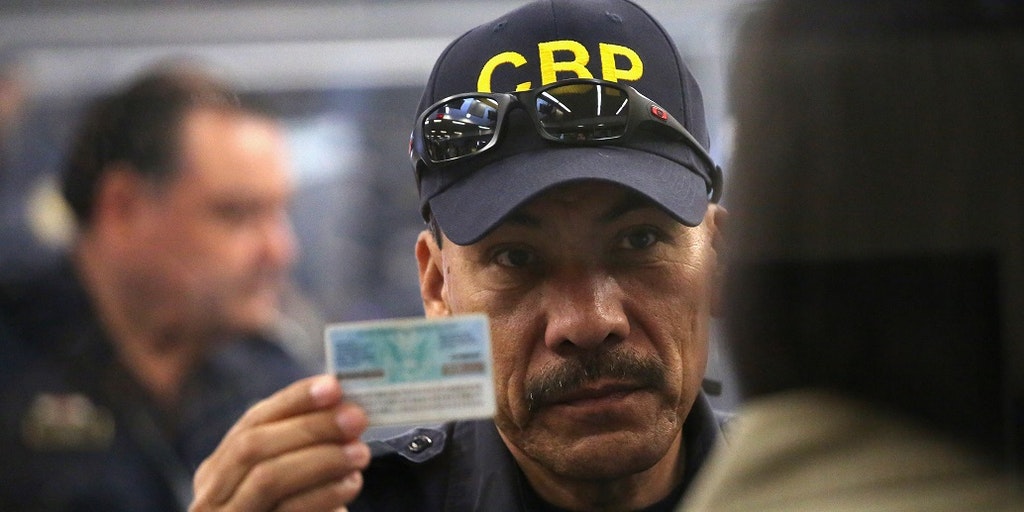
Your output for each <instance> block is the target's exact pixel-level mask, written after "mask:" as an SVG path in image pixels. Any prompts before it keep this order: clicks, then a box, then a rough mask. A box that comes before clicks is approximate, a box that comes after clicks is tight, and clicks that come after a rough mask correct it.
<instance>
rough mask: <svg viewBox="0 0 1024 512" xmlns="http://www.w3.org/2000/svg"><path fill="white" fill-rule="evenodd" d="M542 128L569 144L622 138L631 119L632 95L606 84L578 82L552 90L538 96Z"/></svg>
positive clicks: (538, 109) (538, 110)
mask: <svg viewBox="0 0 1024 512" xmlns="http://www.w3.org/2000/svg"><path fill="white" fill-rule="evenodd" d="M537 115H538V118H539V119H540V126H541V128H542V129H543V130H544V131H545V132H546V133H547V134H548V135H549V136H551V137H553V138H555V139H558V140H562V141H566V142H590V141H602V140H610V139H616V138H619V137H622V136H623V135H624V134H625V133H626V121H627V120H628V119H629V94H628V93H627V92H626V91H625V90H624V89H620V88H618V87H614V86H609V85H607V84H587V83H582V84H581V83H575V84H566V85H559V86H555V87H551V88H550V89H547V90H545V91H543V92H541V93H540V94H538V95H537Z"/></svg>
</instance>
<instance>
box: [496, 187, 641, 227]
mask: <svg viewBox="0 0 1024 512" xmlns="http://www.w3.org/2000/svg"><path fill="white" fill-rule="evenodd" d="M648 208H655V206H654V204H653V203H652V202H651V200H650V199H647V198H646V197H644V196H642V195H640V194H638V193H631V194H629V195H627V196H626V197H624V198H623V199H622V200H620V201H618V202H616V203H614V204H612V206H611V208H608V210H606V211H605V213H604V214H602V215H601V216H600V217H599V218H598V220H599V221H600V222H601V223H602V224H609V223H611V222H614V221H615V220H616V219H619V218H621V217H623V216H625V215H626V214H628V213H630V212H634V211H636V210H643V209H648ZM502 222H503V223H505V224H516V225H519V226H524V227H529V228H537V227H540V225H541V219H540V218H538V217H536V216H534V215H531V214H529V213H526V212H524V211H521V210H517V211H515V212H513V213H512V214H510V215H509V216H508V217H506V218H505V220H504V221H502Z"/></svg>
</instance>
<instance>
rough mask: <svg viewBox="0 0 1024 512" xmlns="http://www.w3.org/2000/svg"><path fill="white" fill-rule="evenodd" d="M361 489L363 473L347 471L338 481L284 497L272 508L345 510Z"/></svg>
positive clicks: (280, 511) (301, 511)
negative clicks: (346, 474)
mask: <svg viewBox="0 0 1024 512" xmlns="http://www.w3.org/2000/svg"><path fill="white" fill-rule="evenodd" d="M362 489H363V474H362V473H360V472H358V471H353V472H352V473H349V474H348V476H346V477H345V478H344V479H343V480H341V481H340V482H331V483H329V484H327V485H322V486H319V487H316V488H313V489H309V490H307V491H305V492H303V493H301V494H297V495H294V496H291V497H289V498H287V499H285V500H284V501H283V502H281V504H280V505H279V506H278V507H277V508H276V509H274V510H275V511H277V512H293V511H295V512H309V511H312V510H331V511H337V510H339V509H340V510H346V509H345V505H348V504H349V503H351V502H352V501H353V500H355V499H356V497H357V496H359V491H361V490H362Z"/></svg>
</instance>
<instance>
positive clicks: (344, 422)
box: [195, 403, 367, 504]
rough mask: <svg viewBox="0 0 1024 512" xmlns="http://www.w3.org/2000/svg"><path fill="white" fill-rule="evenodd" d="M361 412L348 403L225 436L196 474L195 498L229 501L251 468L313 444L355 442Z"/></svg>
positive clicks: (361, 424) (362, 424) (362, 419)
mask: <svg viewBox="0 0 1024 512" xmlns="http://www.w3.org/2000/svg"><path fill="white" fill-rule="evenodd" d="M366 426H367V419H366V414H365V412H363V410H362V409H361V408H360V407H359V406H357V405H355V404H352V403H343V404H341V405H340V406H338V407H336V408H334V409H328V410H322V411H315V412H313V413H307V414H303V415H301V416H296V417H290V418H285V419H282V420H279V421H276V422H273V423H269V424H262V425H257V426H254V427H252V428H248V429H241V430H238V431H235V432H232V433H231V434H229V436H228V437H226V438H225V439H224V441H223V442H222V443H221V446H219V447H218V448H217V450H216V451H215V452H214V454H213V455H211V457H210V458H209V459H208V460H207V461H206V462H204V464H203V465H202V466H200V468H199V470H198V471H197V472H196V479H195V482H196V484H195V487H196V495H197V496H202V497H203V498H204V499H208V500H209V501H210V502H212V503H214V504H223V503H225V502H227V501H228V500H230V499H231V496H232V495H233V494H234V493H235V492H236V488H237V486H238V485H239V483H240V482H241V481H242V480H243V479H244V478H245V477H246V474H247V473H248V472H249V471H250V470H251V468H253V467H255V466H257V465H259V464H261V463H263V462H264V461H267V460H270V459H273V458H276V457H280V456H282V455H284V454H286V453H288V452H293V451H297V450H301V449H303V448H306V447H309V446H312V445H316V444H342V443H345V442H350V441H355V440H358V438H359V436H360V435H362V432H363V431H364V430H365V429H366Z"/></svg>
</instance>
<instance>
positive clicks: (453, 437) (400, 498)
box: [349, 420, 516, 512]
mask: <svg viewBox="0 0 1024 512" xmlns="http://www.w3.org/2000/svg"><path fill="white" fill-rule="evenodd" d="M369 445H370V450H371V453H372V459H371V462H370V466H369V468H367V470H366V471H365V472H364V480H365V481H364V485H363V492H362V493H361V494H360V496H359V499H358V500H357V501H356V503H354V504H353V506H351V507H349V508H350V510H352V512H365V511H385V510H386V511H405V510H408V511H416V512H428V511H435V510H436V511H441V510H468V509H473V508H474V507H475V506H479V505H481V504H486V505H487V506H488V508H487V509H488V510H495V511H498V510H505V509H507V506H506V505H505V503H512V501H514V500H510V499H508V498H509V495H510V493H511V490H512V487H511V484H510V482H512V481H514V476H515V475H516V472H515V471H514V467H515V466H514V462H512V461H511V455H509V454H508V450H507V448H505V445H504V443H503V442H502V441H501V438H500V436H499V435H498V433H497V429H496V427H495V426H494V422H493V421H491V420H474V421H456V422H452V423H446V424H444V425H440V426H436V427H419V428H413V429H410V430H408V431H406V432H403V433H401V434H398V435H395V436H391V437H387V438H384V439H379V440H374V441H370V442H369ZM485 469H486V471H485ZM493 500H498V501H499V502H501V504H496V505H495V506H491V505H490V502H491V501H493ZM513 504H514V503H513Z"/></svg>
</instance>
